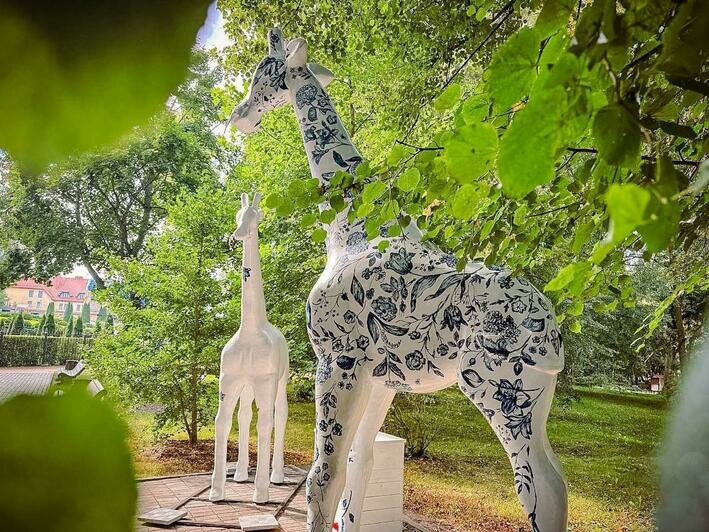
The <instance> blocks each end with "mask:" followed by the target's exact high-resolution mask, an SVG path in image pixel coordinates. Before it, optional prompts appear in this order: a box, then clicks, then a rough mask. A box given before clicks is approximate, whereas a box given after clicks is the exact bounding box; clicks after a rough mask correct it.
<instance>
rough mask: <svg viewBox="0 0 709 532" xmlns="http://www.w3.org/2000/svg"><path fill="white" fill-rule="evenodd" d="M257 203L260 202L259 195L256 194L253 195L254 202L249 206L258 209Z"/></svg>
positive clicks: (258, 193)
mask: <svg viewBox="0 0 709 532" xmlns="http://www.w3.org/2000/svg"><path fill="white" fill-rule="evenodd" d="M259 201H261V193H260V192H257V193H256V194H254V200H253V201H252V202H251V206H252V207H256V208H258V202H259Z"/></svg>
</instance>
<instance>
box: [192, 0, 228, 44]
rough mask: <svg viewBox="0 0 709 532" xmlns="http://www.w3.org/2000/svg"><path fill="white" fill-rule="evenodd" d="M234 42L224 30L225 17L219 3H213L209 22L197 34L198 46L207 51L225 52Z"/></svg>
mask: <svg viewBox="0 0 709 532" xmlns="http://www.w3.org/2000/svg"><path fill="white" fill-rule="evenodd" d="M232 42H233V41H232V40H231V39H230V38H229V36H228V35H227V34H226V31H225V30H224V17H223V16H222V13H221V11H219V9H217V3H216V2H213V3H212V4H211V5H210V6H209V9H208V10H207V20H206V21H205V22H204V25H203V26H202V27H201V28H200V29H199V31H198V32H197V43H196V46H197V47H198V48H203V49H205V50H209V49H212V48H216V49H217V50H223V49H224V48H226V47H227V46H230V45H231V44H232Z"/></svg>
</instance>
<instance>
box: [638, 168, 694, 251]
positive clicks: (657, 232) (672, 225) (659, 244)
mask: <svg viewBox="0 0 709 532" xmlns="http://www.w3.org/2000/svg"><path fill="white" fill-rule="evenodd" d="M685 180H686V178H685V176H684V174H682V172H679V171H678V170H676V169H675V167H674V164H673V163H672V161H671V160H670V159H669V158H668V157H662V158H661V159H660V160H659V161H658V162H657V164H656V165H655V181H654V183H653V184H652V185H650V192H651V199H650V203H649V205H648V209H647V212H646V216H647V217H648V218H649V222H648V223H646V224H644V225H642V226H640V227H638V232H639V233H640V236H642V238H643V242H645V245H646V247H647V249H648V251H650V252H652V253H656V252H658V251H662V250H663V249H665V248H667V246H669V244H670V242H672V239H673V238H675V236H677V232H678V230H679V221H680V216H681V208H680V206H679V203H678V202H677V200H676V199H675V195H676V194H677V192H678V191H679V189H680V188H682V184H683V182H684V181H685Z"/></svg>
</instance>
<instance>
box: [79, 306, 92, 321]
mask: <svg viewBox="0 0 709 532" xmlns="http://www.w3.org/2000/svg"><path fill="white" fill-rule="evenodd" d="M81 320H82V321H83V322H84V323H90V322H91V307H90V306H89V304H88V303H84V304H83V305H81Z"/></svg>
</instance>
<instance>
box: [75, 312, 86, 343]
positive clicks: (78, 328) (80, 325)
mask: <svg viewBox="0 0 709 532" xmlns="http://www.w3.org/2000/svg"><path fill="white" fill-rule="evenodd" d="M74 336H77V337H79V338H80V337H82V336H84V320H83V319H81V316H79V317H78V318H77V320H76V325H74Z"/></svg>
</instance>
